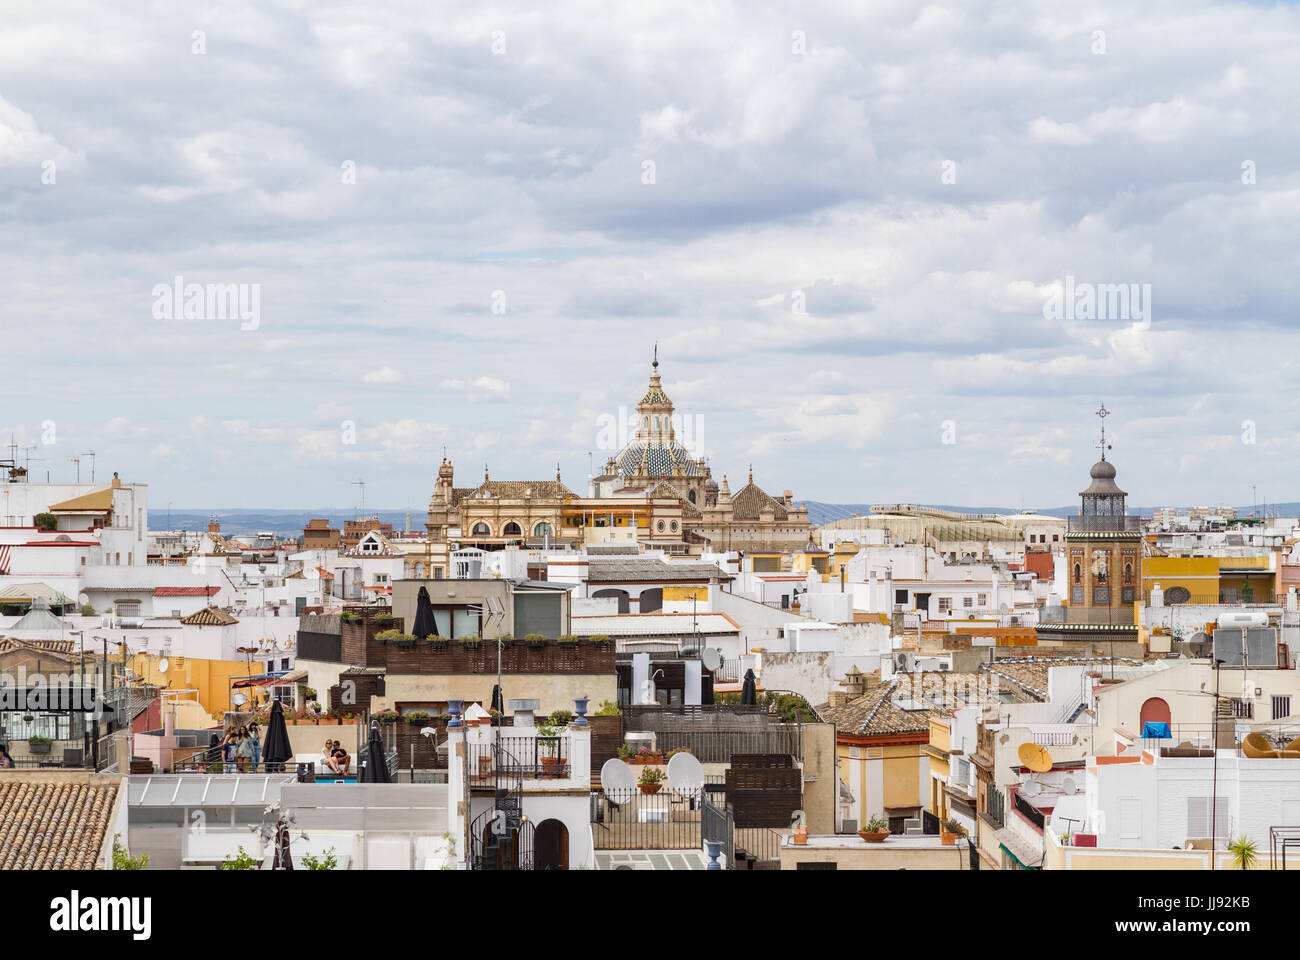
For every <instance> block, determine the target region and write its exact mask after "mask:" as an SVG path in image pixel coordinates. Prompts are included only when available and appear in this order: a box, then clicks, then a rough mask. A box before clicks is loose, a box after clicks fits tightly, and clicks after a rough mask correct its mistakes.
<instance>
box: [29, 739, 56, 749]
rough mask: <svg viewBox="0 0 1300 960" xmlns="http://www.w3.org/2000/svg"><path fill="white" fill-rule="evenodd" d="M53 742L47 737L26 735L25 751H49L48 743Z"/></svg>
mask: <svg viewBox="0 0 1300 960" xmlns="http://www.w3.org/2000/svg"><path fill="white" fill-rule="evenodd" d="M53 742H54V741H53V740H51V739H50V738H49V737H28V738H27V751H28V753H49V752H50V745H51V744H52V743H53Z"/></svg>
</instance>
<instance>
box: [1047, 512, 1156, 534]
mask: <svg viewBox="0 0 1300 960" xmlns="http://www.w3.org/2000/svg"><path fill="white" fill-rule="evenodd" d="M1066 520H1067V526H1066V529H1067V530H1069V531H1072V532H1080V533H1141V532H1142V518H1141V517H1128V516H1120V517H1114V516H1111V517H1080V516H1073V517H1067V518H1066Z"/></svg>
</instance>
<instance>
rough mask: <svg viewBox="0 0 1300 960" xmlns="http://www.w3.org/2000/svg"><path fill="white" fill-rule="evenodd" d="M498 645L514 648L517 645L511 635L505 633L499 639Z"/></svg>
mask: <svg viewBox="0 0 1300 960" xmlns="http://www.w3.org/2000/svg"><path fill="white" fill-rule="evenodd" d="M497 643H499V644H501V646H503V647H513V646H514V645H515V638H514V637H513V636H512V635H511V634H508V633H503V634H501V636H499V637H497Z"/></svg>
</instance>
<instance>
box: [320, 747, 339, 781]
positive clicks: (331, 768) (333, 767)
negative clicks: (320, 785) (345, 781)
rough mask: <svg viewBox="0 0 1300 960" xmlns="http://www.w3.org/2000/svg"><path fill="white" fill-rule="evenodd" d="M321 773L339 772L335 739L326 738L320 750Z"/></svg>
mask: <svg viewBox="0 0 1300 960" xmlns="http://www.w3.org/2000/svg"><path fill="white" fill-rule="evenodd" d="M320 766H321V773H326V772H328V773H339V772H340V771H339V765H338V763H337V761H335V759H334V741H332V740H326V741H325V746H324V748H323V749H322V750H321V752H320Z"/></svg>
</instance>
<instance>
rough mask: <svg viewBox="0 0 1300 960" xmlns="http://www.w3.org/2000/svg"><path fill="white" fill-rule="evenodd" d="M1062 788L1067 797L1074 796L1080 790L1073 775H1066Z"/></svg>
mask: <svg viewBox="0 0 1300 960" xmlns="http://www.w3.org/2000/svg"><path fill="white" fill-rule="evenodd" d="M1061 790H1062V791H1063V792H1064V793H1065V795H1066V796H1067V797H1072V796H1074V795H1075V794H1076V793H1078V792H1079V785H1078V784H1077V783H1075V782H1074V778H1073V777H1066V778H1065V779H1064V780H1063V781H1061Z"/></svg>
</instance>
